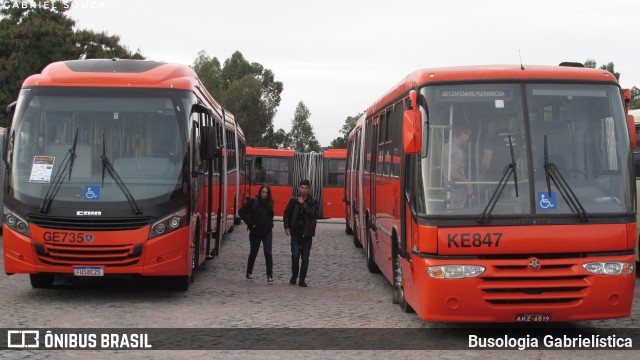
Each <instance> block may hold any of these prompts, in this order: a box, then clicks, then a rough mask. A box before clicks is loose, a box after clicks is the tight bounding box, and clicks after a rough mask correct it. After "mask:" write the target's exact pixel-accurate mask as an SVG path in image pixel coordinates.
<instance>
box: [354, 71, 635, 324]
mask: <svg viewBox="0 0 640 360" xmlns="http://www.w3.org/2000/svg"><path fill="white" fill-rule="evenodd" d="M623 93H624V92H623V91H622V90H621V89H620V87H619V85H618V84H617V82H616V80H615V77H613V75H611V74H609V73H606V72H603V71H601V70H594V69H584V68H568V67H564V66H559V67H540V66H525V67H524V69H522V68H521V67H520V66H513V67H511V66H487V67H459V68H442V69H426V70H420V71H417V72H415V73H413V74H410V75H409V76H408V77H407V78H406V79H405V81H403V82H401V83H400V84H398V85H397V87H396V88H394V89H392V90H391V91H390V92H388V93H387V95H385V96H383V97H382V98H381V99H380V100H379V101H378V102H376V103H375V104H374V105H373V106H371V107H370V108H369V110H368V111H367V119H366V122H365V124H363V128H364V134H365V135H364V136H365V141H364V146H363V149H364V150H363V152H362V154H361V157H362V158H363V159H364V170H365V171H364V174H363V175H360V176H361V179H360V181H361V182H362V183H363V184H364V186H363V191H362V194H363V197H364V201H363V209H362V210H361V212H363V215H364V216H365V222H364V223H365V225H364V226H365V227H366V230H365V234H366V237H367V239H366V240H367V241H363V245H364V246H365V250H366V253H367V265H368V266H369V268H370V270H372V271H375V270H377V269H379V270H380V272H382V274H383V275H384V276H385V277H386V278H387V279H388V280H389V282H390V283H391V284H393V286H394V287H395V289H396V295H395V297H394V301H396V302H398V303H399V304H400V305H401V307H402V308H403V309H404V310H405V311H409V310H412V309H413V310H415V311H416V312H417V314H418V315H419V316H420V317H421V318H422V319H425V320H436V321H455V322H552V321H558V322H560V321H575V320H587V319H606V318H620V317H626V316H629V315H630V313H631V305H632V301H633V292H634V286H635V255H634V249H635V248H636V246H637V234H636V219H635V212H636V199H635V181H634V177H633V168H632V157H631V149H632V146H631V143H630V138H631V136H630V132H629V128H628V126H627V118H626V113H625V107H624V99H623ZM427 110H428V111H427ZM397 111H404V115H403V116H400V115H399V114H397ZM401 124H402V126H400V125H401ZM398 129H402V131H403V134H402V137H397V133H395V132H394V131H398ZM383 133H384V134H386V135H385V136H383V135H382V134H383ZM389 134H391V135H390V136H389ZM387 139H390V140H387ZM400 139H401V140H400ZM383 146H384V147H383ZM389 148H390V149H391V151H390V153H391V154H393V153H395V152H396V149H402V151H403V155H402V157H401V159H402V160H401V161H402V163H401V170H400V172H399V174H398V175H399V176H398V177H397V180H394V177H393V168H392V171H391V174H390V176H386V174H385V170H382V171H381V170H380V166H381V165H382V166H383V169H386V167H385V165H384V164H386V161H387V157H386V156H385V154H386V153H387V151H388V149H389ZM381 149H382V150H381ZM392 164H393V161H392ZM367 170H368V171H367ZM385 189H400V191H399V193H400V194H402V196H400V197H394V196H393V194H392V193H391V192H390V191H387V190H385Z"/></svg>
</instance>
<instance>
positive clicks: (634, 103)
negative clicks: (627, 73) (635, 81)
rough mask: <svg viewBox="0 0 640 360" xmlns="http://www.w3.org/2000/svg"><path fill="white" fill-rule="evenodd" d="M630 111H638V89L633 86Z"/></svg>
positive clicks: (639, 97) (639, 92)
mask: <svg viewBox="0 0 640 360" xmlns="http://www.w3.org/2000/svg"><path fill="white" fill-rule="evenodd" d="M629 108H630V109H640V88H638V87H637V86H634V87H632V88H631V104H629Z"/></svg>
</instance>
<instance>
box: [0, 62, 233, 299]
mask: <svg viewBox="0 0 640 360" xmlns="http://www.w3.org/2000/svg"><path fill="white" fill-rule="evenodd" d="M10 108H11V109H12V110H13V111H14V116H13V121H12V124H11V127H10V128H9V129H8V130H7V136H6V137H5V140H6V141H7V142H8V144H7V153H6V154H4V160H5V162H6V163H7V167H8V171H7V174H8V176H7V178H6V181H5V186H4V189H3V190H4V205H5V208H4V222H3V229H4V266H5V272H6V273H7V274H14V273H28V274H29V275H30V280H31V285H32V286H33V287H48V286H50V285H51V284H52V283H53V282H54V278H55V275H56V274H63V275H71V276H107V275H114V274H119V275H130V274H138V275H144V276H169V277H171V280H172V283H173V284H174V285H175V286H176V287H177V288H179V289H185V290H186V289H187V288H188V286H189V283H190V282H191V280H192V275H193V272H194V270H195V269H196V268H197V267H198V266H199V265H200V264H201V263H202V262H203V261H204V260H205V259H206V258H207V256H208V255H209V254H213V255H215V254H217V253H218V251H219V249H220V240H221V239H222V236H223V235H224V233H225V232H227V231H230V230H231V229H232V226H233V220H234V219H235V217H236V216H237V214H236V213H235V211H234V209H237V208H238V207H237V201H238V199H241V198H242V197H243V196H244V194H242V193H240V194H238V193H237V192H238V190H239V189H242V188H241V187H240V186H239V185H240V181H241V180H243V177H242V173H241V171H240V170H239V169H238V166H237V164H243V163H244V142H245V140H244V135H243V133H242V131H241V129H240V128H239V127H238V126H237V124H236V123H235V121H234V119H233V115H232V114H230V113H228V112H226V111H225V110H224V109H223V108H222V107H221V106H220V105H219V104H218V103H217V102H216V101H215V100H214V99H213V98H212V97H211V95H209V94H208V93H207V91H206V89H205V88H204V86H203V85H202V83H201V82H200V81H199V79H198V78H197V76H196V74H195V72H194V71H193V70H192V69H191V68H189V67H188V66H182V65H173V64H166V63H162V62H155V61H137V60H115V59H114V60H82V61H65V62H57V63H52V64H50V65H48V66H47V67H45V69H44V70H43V71H42V73H41V74H37V75H33V76H31V77H29V78H28V79H26V80H25V81H24V83H23V86H22V89H21V90H20V94H19V97H18V100H17V102H16V103H14V104H13V106H11V107H10ZM223 150H224V151H223Z"/></svg>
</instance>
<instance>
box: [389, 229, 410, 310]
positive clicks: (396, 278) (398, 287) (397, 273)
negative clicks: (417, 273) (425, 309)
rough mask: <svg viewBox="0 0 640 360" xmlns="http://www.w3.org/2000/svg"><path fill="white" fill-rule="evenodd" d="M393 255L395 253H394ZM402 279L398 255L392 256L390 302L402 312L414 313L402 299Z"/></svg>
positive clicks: (405, 300)
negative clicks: (391, 291)
mask: <svg viewBox="0 0 640 360" xmlns="http://www.w3.org/2000/svg"><path fill="white" fill-rule="evenodd" d="M394 243H395V241H394ZM394 253H395V251H394ZM403 281H404V280H403V278H402V267H401V266H400V256H398V254H394V256H393V287H394V291H393V299H392V302H393V303H394V304H398V305H400V309H402V311H403V312H406V313H411V312H414V311H413V308H412V307H411V305H409V303H407V299H405V297H404V286H403Z"/></svg>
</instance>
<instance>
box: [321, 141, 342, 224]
mask: <svg viewBox="0 0 640 360" xmlns="http://www.w3.org/2000/svg"><path fill="white" fill-rule="evenodd" d="M322 158H323V159H322V169H323V171H322V217H323V218H325V219H332V218H338V219H339V218H344V217H345V215H344V210H345V209H344V202H343V198H344V174H345V166H346V161H347V149H327V150H326V151H325V152H324V153H323V154H322Z"/></svg>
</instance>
